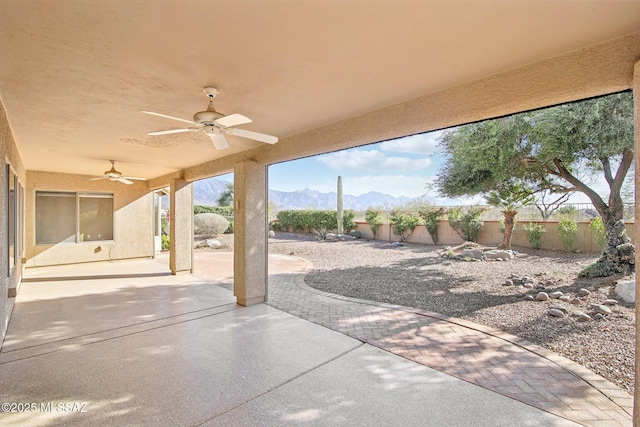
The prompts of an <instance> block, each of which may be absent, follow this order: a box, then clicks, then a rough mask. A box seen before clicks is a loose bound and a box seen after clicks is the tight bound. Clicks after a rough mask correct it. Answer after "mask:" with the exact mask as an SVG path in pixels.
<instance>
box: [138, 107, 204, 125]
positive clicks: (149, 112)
mask: <svg viewBox="0 0 640 427" xmlns="http://www.w3.org/2000/svg"><path fill="white" fill-rule="evenodd" d="M140 112H141V113H145V114H151V115H152V116H158V117H164V118H165V119H171V120H178V121H179V122H185V123H191V124H192V125H193V124H195V123H196V122H194V121H193V120H186V119H181V118H180V117H173V116H167V115H166V114H160V113H154V112H153V111H144V110H140Z"/></svg>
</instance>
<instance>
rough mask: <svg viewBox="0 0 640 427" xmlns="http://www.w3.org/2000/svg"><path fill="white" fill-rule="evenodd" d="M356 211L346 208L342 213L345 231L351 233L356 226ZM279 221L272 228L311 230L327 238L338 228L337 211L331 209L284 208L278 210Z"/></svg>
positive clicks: (280, 229)
mask: <svg viewBox="0 0 640 427" xmlns="http://www.w3.org/2000/svg"><path fill="white" fill-rule="evenodd" d="M355 214H356V213H355V212H354V211H352V210H346V211H344V212H343V213H342V223H343V228H344V232H345V233H349V232H350V231H351V230H353V229H355V228H356V223H355V221H354V218H355ZM277 220H278V221H277V222H275V223H273V224H272V228H274V229H276V230H279V231H287V230H289V229H291V230H293V231H304V230H309V231H313V232H316V233H317V234H319V237H320V238H321V239H322V238H326V235H327V234H328V233H330V232H332V231H334V230H335V229H336V228H338V213H337V211H329V210H322V211H320V210H283V211H280V212H278V215H277Z"/></svg>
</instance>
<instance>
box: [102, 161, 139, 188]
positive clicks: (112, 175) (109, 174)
mask: <svg viewBox="0 0 640 427" xmlns="http://www.w3.org/2000/svg"><path fill="white" fill-rule="evenodd" d="M109 161H110V162H111V169H109V170H108V171H105V173H104V175H103V176H98V177H95V178H91V181H97V180H100V179H108V180H109V181H118V182H121V183H123V184H127V185H131V184H133V181H134V180H135V181H146V180H147V178H135V177H133V176H122V173H121V172H119V171H117V170H116V161H115V160H109Z"/></svg>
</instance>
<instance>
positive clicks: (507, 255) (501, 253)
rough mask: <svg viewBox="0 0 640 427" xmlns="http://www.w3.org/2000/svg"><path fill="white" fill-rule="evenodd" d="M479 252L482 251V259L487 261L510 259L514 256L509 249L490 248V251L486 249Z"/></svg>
mask: <svg viewBox="0 0 640 427" xmlns="http://www.w3.org/2000/svg"><path fill="white" fill-rule="evenodd" d="M480 252H481V253H483V255H484V259H486V260H489V261H503V260H511V259H513V258H514V254H513V251H511V250H503V249H492V250H490V251H486V252H482V251H480ZM463 253H464V252H463Z"/></svg>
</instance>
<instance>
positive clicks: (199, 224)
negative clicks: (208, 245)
mask: <svg viewBox="0 0 640 427" xmlns="http://www.w3.org/2000/svg"><path fill="white" fill-rule="evenodd" d="M228 228H229V221H227V219H226V218H225V217H223V216H222V215H218V214H214V213H200V214H197V215H195V216H194V217H193V232H194V234H195V235H197V236H201V237H216V236H217V235H218V234H222V233H224V232H225V231H226V230H227V229H228Z"/></svg>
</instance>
